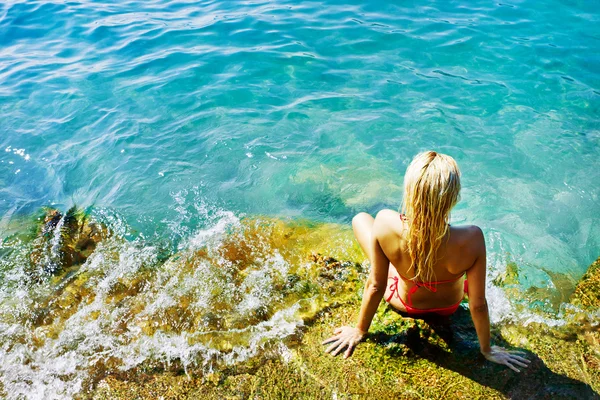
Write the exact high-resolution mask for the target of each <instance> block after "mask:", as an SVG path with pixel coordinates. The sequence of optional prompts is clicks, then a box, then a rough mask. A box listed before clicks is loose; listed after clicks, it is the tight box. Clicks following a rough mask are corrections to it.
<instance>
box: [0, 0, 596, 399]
mask: <svg viewBox="0 0 600 400" xmlns="http://www.w3.org/2000/svg"><path fill="white" fill-rule="evenodd" d="M363 3H364V2H347V1H346V2H343V3H342V2H335V1H326V2H301V3H298V2H284V1H279V2H222V1H218V2H203V3H202V4H196V2H165V1H154V2H151V1H144V2H119V3H118V4H110V3H103V2H81V3H77V2H69V3H64V2H44V3H40V2H33V1H28V2H15V1H9V2H4V3H3V4H2V5H0V113H1V115H2V118H1V119H0V216H2V222H1V227H2V230H4V229H5V228H6V227H8V226H9V225H10V223H11V221H13V223H14V222H15V221H16V222H17V223H18V221H19V217H20V216H21V215H28V214H30V213H32V212H34V211H36V210H38V208H39V207H41V206H44V205H49V204H54V205H55V206H57V207H59V208H62V209H66V208H68V207H69V206H70V205H72V204H73V203H76V204H78V205H80V206H83V207H89V206H94V207H95V209H97V210H101V213H106V214H108V215H111V216H113V217H111V218H112V219H110V220H111V221H112V223H113V224H115V226H118V227H122V226H125V227H126V228H123V229H122V233H123V236H126V237H128V238H130V239H131V238H138V239H139V240H141V243H143V245H141V247H143V248H146V250H145V251H147V252H150V253H151V254H154V253H153V251H154V250H153V246H157V245H158V243H162V242H163V241H165V240H166V241H168V242H170V243H171V244H172V247H173V248H178V247H179V248H180V249H187V248H188V246H189V242H190V240H192V238H194V237H196V235H198V234H199V232H203V229H206V228H211V227H213V226H214V225H215V224H217V223H218V222H217V221H218V220H219V218H216V219H215V216H219V215H221V214H220V213H221V212H231V213H233V215H237V216H240V215H242V214H248V215H254V214H263V215H269V216H289V217H300V216H301V217H306V218H311V219H314V220H319V221H327V222H340V223H348V222H349V220H350V218H351V217H352V216H353V215H354V213H356V212H358V211H362V210H367V211H370V212H376V211H377V210H379V209H380V208H383V207H390V208H397V207H398V205H399V204H400V199H401V195H402V191H401V186H402V176H403V173H404V169H405V168H406V166H407V164H408V162H409V161H410V159H411V157H412V156H413V155H414V154H415V153H417V152H418V151H421V150H426V149H435V150H438V151H441V152H445V153H448V154H450V155H452V156H454V157H455V158H456V159H457V161H458V162H459V165H460V166H461V168H462V171H463V187H464V189H463V193H462V202H461V203H460V204H459V206H458V207H457V210H456V212H455V213H454V215H453V221H454V223H475V224H478V225H480V226H481V227H482V228H483V229H484V231H485V233H486V236H487V239H488V245H489V248H490V250H489V258H490V265H491V270H492V274H497V273H499V272H500V271H501V270H502V268H503V265H504V263H505V262H506V261H507V260H515V261H517V262H518V263H519V265H520V266H522V267H523V269H524V271H525V274H524V276H525V278H524V282H523V283H524V284H525V285H528V284H535V285H538V286H543V285H548V284H550V283H549V276H548V274H547V273H546V272H544V270H543V269H542V268H544V269H547V270H550V271H555V272H562V273H566V274H568V275H570V276H571V277H572V278H573V279H577V278H578V277H579V276H581V275H582V274H583V272H584V271H585V269H586V268H587V266H588V265H589V263H590V262H591V261H593V260H594V259H595V258H596V257H597V256H598V255H599V253H600V251H599V250H600V243H599V241H600V228H599V226H600V224H599V222H600V217H598V215H600V206H599V203H598V201H599V199H598V197H599V195H600V188H599V185H598V182H600V168H599V166H600V165H599V164H600V163H599V161H598V160H599V159H600V158H599V156H600V146H599V140H600V119H599V111H600V68H599V66H600V58H599V56H598V54H600V51H599V50H600V35H599V34H598V29H597V26H598V23H599V19H600V16H599V13H598V4H597V2H559V1H539V2H533V1H529V2H509V3H489V2H444V3H442V4H440V3H434V2H425V3H423V2H413V3H403V5H402V6H398V5H396V4H393V2H380V1H377V2H369V3H368V4H363ZM223 210H225V211H223ZM228 215H229V214H228ZM119 229H120V228H119ZM140 233H141V234H143V235H142V237H141V239H140ZM123 246H125V245H123ZM120 251H122V253H123V254H130V253H131V252H130V251H128V250H126V246H125V247H123V248H122V249H121V250H120ZM132 257H133V256H132ZM133 258H134V259H135V260H137V261H136V262H135V263H134V264H135V265H141V264H140V263H142V262H143V257H142V256H140V259H137V258H135V257H133ZM127 260H130V259H129V258H127V257H125V256H124V258H122V259H120V261H119V262H117V261H115V263H114V265H110V264H109V265H107V266H105V268H106V273H107V274H108V275H107V279H109V278H110V276H111V275H110V271H111V270H114V271H122V269H123V268H125V267H124V265H125V266H126V265H130V264H128V262H129V261H127ZM11 262H12V263H13V264H15V263H16V260H12V261H11ZM131 262H133V261H131ZM136 263H137V264H136ZM265 265H267V264H265ZM267 267H268V266H267ZM267 267H265V268H267ZM125 270H126V268H125ZM115 273H116V274H118V273H117V272H115ZM122 273H123V274H125V273H126V272H122ZM15 276H17V277H18V274H16V275H15ZM110 279H112V278H110ZM110 279H109V280H110ZM3 285H4V284H3ZM11 290H12V289H9V288H8V286H6V285H5V286H4V287H3V288H2V291H3V295H6V296H9V295H10V296H12V295H13V294H14V293H15V292H13V291H11ZM497 296H498V297H500V294H498V295H497ZM496 301H498V302H505V301H506V299H499V298H498V299H496ZM502 304H504V303H502ZM173 343H175V342H173ZM49 346H50V345H49ZM157 346H159V345H157ZM161 346H162V345H161ZM174 346H175V345H174ZM175 347H176V346H175ZM23 351H25V350H23ZM40 354H41V353H40ZM65 354H69V353H64V354H63V353H60V354H59V355H61V357H66V356H65ZM78 354H79V353H78ZM14 356H15V357H18V355H16V354H14ZM40 357H42V356H40ZM57 357H58V355H57ZM82 357H83V356H82ZM84 359H85V357H83V358H82V359H79V360H80V362H83V361H81V360H84ZM67 364H68V363H67ZM50 375H52V373H50ZM55 375H56V376H58V375H60V371H59V372H56V373H55ZM55 375H52V376H55ZM48 382H51V381H48ZM54 384H56V382H55V383H54ZM40 385H41V387H46V386H44V385H43V384H40ZM48 385H50V384H48ZM50 386H51V385H50ZM65 390H66V389H65ZM69 390H75V389H73V387H71V388H70V389H69ZM65 393H66V392H65Z"/></svg>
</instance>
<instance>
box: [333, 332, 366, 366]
mask: <svg viewBox="0 0 600 400" xmlns="http://www.w3.org/2000/svg"><path fill="white" fill-rule="evenodd" d="M333 333H334V336H332V337H330V338H329V339H327V340H324V341H323V343H322V344H327V343H331V345H329V347H328V348H327V350H325V353H331V355H333V356H337V355H338V354H339V353H340V352H341V351H342V350H344V348H346V353H345V354H344V358H348V357H350V355H351V354H352V350H353V349H354V347H356V345H357V344H358V343H359V342H360V341H361V340H363V338H364V337H365V335H366V332H362V331H361V330H359V329H358V328H353V327H351V326H342V327H340V328H337V329H336V330H334V331H333Z"/></svg>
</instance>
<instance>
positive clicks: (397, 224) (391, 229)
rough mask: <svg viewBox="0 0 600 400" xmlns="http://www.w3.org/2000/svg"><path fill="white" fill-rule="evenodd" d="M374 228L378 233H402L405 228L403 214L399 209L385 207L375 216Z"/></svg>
mask: <svg viewBox="0 0 600 400" xmlns="http://www.w3.org/2000/svg"><path fill="white" fill-rule="evenodd" d="M373 228H374V230H375V231H376V232H377V233H378V235H389V234H400V233H401V232H402V230H403V229H404V226H403V221H402V218H401V214H400V213H399V212H398V211H394V210H390V209H383V210H381V211H379V212H378V213H377V215H376V216H375V224H374V227H373Z"/></svg>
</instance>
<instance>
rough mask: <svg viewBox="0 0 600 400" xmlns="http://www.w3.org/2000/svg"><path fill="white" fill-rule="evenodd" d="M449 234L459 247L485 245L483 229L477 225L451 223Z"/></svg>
mask: <svg viewBox="0 0 600 400" xmlns="http://www.w3.org/2000/svg"><path fill="white" fill-rule="evenodd" d="M450 234H451V237H452V238H453V239H454V240H456V242H457V243H458V244H459V245H460V246H461V247H473V248H478V247H480V246H482V245H483V246H484V247H485V238H484V236H483V231H482V230H481V228H480V227H478V226H477V225H452V226H451V227H450Z"/></svg>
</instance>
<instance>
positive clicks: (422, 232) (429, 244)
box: [402, 151, 460, 282]
mask: <svg viewBox="0 0 600 400" xmlns="http://www.w3.org/2000/svg"><path fill="white" fill-rule="evenodd" d="M459 192H460V171H459V169H458V165H457V164H456V161H454V159H453V158H452V157H450V156H448V155H445V154H440V153H436V152H435V151H426V152H423V153H419V154H417V155H416V156H415V158H413V160H412V162H411V163H410V165H409V166H408V168H407V169H406V174H405V175H404V198H403V200H402V213H403V214H404V215H405V216H406V219H407V224H408V235H407V238H408V240H407V243H408V251H409V254H410V257H411V261H412V264H411V268H414V271H415V277H414V278H413V280H415V281H421V282H428V281H432V280H435V273H434V272H433V265H434V264H435V261H436V251H437V249H438V248H439V246H440V244H441V243H442V239H443V238H444V236H445V235H446V233H447V232H448V230H449V225H448V222H449V221H450V210H451V209H452V207H454V205H455V204H456V203H457V202H458V199H459ZM432 277H433V279H432Z"/></svg>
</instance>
